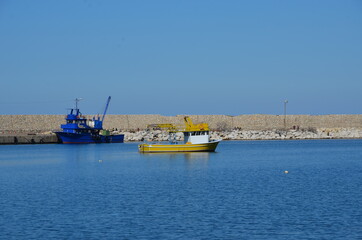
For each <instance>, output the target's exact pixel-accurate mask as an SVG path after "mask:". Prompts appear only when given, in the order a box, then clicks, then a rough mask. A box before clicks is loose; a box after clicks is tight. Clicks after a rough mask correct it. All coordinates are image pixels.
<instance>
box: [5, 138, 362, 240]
mask: <svg viewBox="0 0 362 240" xmlns="http://www.w3.org/2000/svg"><path fill="white" fill-rule="evenodd" d="M217 150H218V151H217V152H216V153H192V154H191V153H190V154H140V153H138V152H137V143H124V144H97V145H95V144H93V145H92V144H90V145H61V144H59V145H56V144H54V145H17V146H0V196H1V197H0V213H1V214H0V237H1V238H2V239H362V187H361V184H362V140H308V141H229V142H225V141H224V142H221V143H220V145H219V147H218V149H217ZM284 171H289V173H287V174H286V173H285V172H284Z"/></svg>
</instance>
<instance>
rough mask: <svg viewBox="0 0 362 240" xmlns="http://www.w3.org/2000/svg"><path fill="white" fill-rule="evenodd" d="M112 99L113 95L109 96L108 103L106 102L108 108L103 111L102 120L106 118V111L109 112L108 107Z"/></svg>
mask: <svg viewBox="0 0 362 240" xmlns="http://www.w3.org/2000/svg"><path fill="white" fill-rule="evenodd" d="M110 101H111V96H109V97H108V99H107V104H106V108H105V109H104V113H103V116H102V122H103V120H104V117H105V116H106V112H107V109H108V105H109V102H110Z"/></svg>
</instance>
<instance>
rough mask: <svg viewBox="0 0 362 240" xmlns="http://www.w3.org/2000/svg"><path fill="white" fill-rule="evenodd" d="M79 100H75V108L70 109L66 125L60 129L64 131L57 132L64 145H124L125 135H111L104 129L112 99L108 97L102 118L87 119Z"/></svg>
mask: <svg viewBox="0 0 362 240" xmlns="http://www.w3.org/2000/svg"><path fill="white" fill-rule="evenodd" d="M79 100H80V99H79V98H77V99H75V108H72V109H70V113H69V114H68V115H67V116H66V118H65V120H66V124H62V125H61V126H60V127H61V128H62V131H60V132H55V133H56V134H57V136H58V138H59V139H60V140H61V142H62V143H122V142H123V139H124V135H123V134H117V135H114V134H111V133H110V131H108V130H105V129H103V121H104V117H105V115H106V112H107V109H108V105H109V102H110V101H111V97H110V96H109V97H108V100H107V104H106V107H105V110H104V113H103V116H102V118H101V117H100V116H97V117H93V118H92V119H87V118H86V117H85V116H83V115H82V113H81V112H80V111H79V108H78V102H79Z"/></svg>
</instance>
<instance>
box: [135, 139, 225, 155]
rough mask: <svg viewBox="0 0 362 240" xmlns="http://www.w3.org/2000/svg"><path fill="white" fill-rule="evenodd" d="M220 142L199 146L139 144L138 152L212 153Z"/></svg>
mask: <svg viewBox="0 0 362 240" xmlns="http://www.w3.org/2000/svg"><path fill="white" fill-rule="evenodd" d="M219 142H220V141H212V142H208V143H199V144H146V143H143V144H140V145H138V150H139V151H140V152H145V153H157V152H214V151H215V149H216V147H217V145H218V144H219Z"/></svg>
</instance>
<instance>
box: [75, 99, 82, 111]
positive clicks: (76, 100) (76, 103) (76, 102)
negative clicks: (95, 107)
mask: <svg viewBox="0 0 362 240" xmlns="http://www.w3.org/2000/svg"><path fill="white" fill-rule="evenodd" d="M82 99H83V98H76V99H75V109H78V102H79V101H80V100H82Z"/></svg>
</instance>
